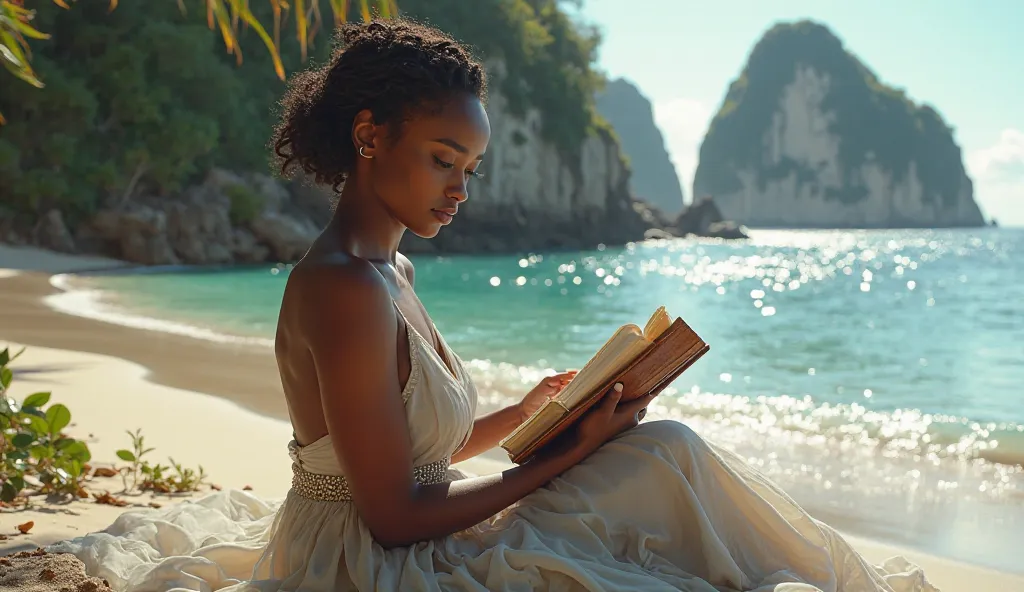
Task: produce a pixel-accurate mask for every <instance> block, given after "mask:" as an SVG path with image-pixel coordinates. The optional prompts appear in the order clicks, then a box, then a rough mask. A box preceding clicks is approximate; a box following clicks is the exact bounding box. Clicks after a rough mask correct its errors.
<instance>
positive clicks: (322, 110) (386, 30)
mask: <svg viewBox="0 0 1024 592" xmlns="http://www.w3.org/2000/svg"><path fill="white" fill-rule="evenodd" d="M335 42H336V44H337V46H338V47H337V49H335V51H334V52H333V54H332V55H331V59H330V61H329V62H328V63H327V64H325V65H324V66H322V67H320V68H316V69H312V70H308V71H306V72H302V73H300V74H297V75H296V76H295V77H293V78H292V80H291V82H290V83H289V86H288V90H287V91H286V93H285V95H284V97H283V99H282V100H281V105H282V107H283V110H282V114H281V120H280V121H279V123H278V125H277V126H276V128H275V130H274V134H273V145H274V152H275V153H276V154H277V156H278V157H279V158H280V163H281V172H282V174H284V175H285V176H288V175H289V172H290V170H291V169H292V168H293V167H295V166H299V167H301V168H302V170H303V171H305V172H306V173H307V174H309V175H312V176H313V180H314V181H316V182H317V183H328V184H330V185H331V187H332V188H333V189H334V191H335V192H338V191H340V186H341V185H342V184H343V183H344V182H345V179H347V178H348V174H349V172H350V171H351V169H352V167H353V166H354V164H355V159H356V148H355V147H354V146H353V144H352V135H351V129H352V122H353V120H354V119H355V116H356V114H358V113H359V112H360V111H362V110H363V109H369V110H370V112H371V113H372V114H373V119H374V122H375V123H377V124H387V125H388V130H389V132H391V133H392V134H399V133H400V131H401V124H402V121H403V120H405V119H406V118H408V117H410V116H412V115H414V114H415V113H416V112H420V111H422V110H428V109H436V108H439V107H441V106H442V103H443V101H444V100H445V99H447V98H448V97H451V96H453V95H455V94H458V93H468V94H471V95H473V96H476V97H477V98H479V99H480V100H481V101H485V100H486V96H487V79H486V74H485V73H484V69H483V67H482V66H481V65H480V64H479V63H477V62H476V61H474V60H473V58H472V56H471V55H470V53H469V52H468V51H467V50H466V49H465V48H464V47H462V46H461V45H460V44H459V43H458V42H457V41H456V40H455V39H453V38H452V37H450V36H449V35H447V34H445V33H443V32H441V31H439V30H437V29H435V28H432V27H429V26H426V25H423V24H420V23H416V22H414V21H410V20H406V19H387V20H380V21H373V22H370V23H345V24H342V25H340V26H339V27H338V29H337V31H336V33H335Z"/></svg>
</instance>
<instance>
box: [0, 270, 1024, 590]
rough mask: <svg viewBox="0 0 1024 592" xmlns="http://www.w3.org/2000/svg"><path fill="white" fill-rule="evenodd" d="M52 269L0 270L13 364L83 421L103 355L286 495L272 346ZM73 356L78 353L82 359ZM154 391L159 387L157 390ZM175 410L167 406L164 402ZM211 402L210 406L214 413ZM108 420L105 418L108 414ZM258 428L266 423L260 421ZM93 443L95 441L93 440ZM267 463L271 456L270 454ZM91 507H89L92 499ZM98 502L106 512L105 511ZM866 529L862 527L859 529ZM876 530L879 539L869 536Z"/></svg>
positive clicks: (503, 462)
mask: <svg viewBox="0 0 1024 592" xmlns="http://www.w3.org/2000/svg"><path fill="white" fill-rule="evenodd" d="M2 255H3V253H2V251H0V256H2ZM4 263H5V261H3V260H2V259H0V267H2V265H3V264H4ZM54 271H57V272H58V273H66V272H73V271H75V270H74V269H63V270H59V271H58V270H54V269H48V270H46V271H30V270H21V271H19V272H18V273H16V274H7V276H6V277H4V274H2V273H0V281H2V285H3V286H4V290H2V291H0V307H2V308H0V317H2V318H3V329H2V333H0V341H2V342H3V343H5V344H6V343H7V342H8V340H9V341H11V342H14V343H18V344H25V345H28V346H29V347H28V349H27V351H26V355H25V358H23V360H24V361H20V362H19V364H21V363H28V362H29V361H31V360H33V359H34V358H33V357H32V356H30V354H32V352H33V350H37V351H38V352H40V353H42V354H46V356H47V358H46V359H47V360H51V359H52V360H53V361H64V364H53V363H51V364H50V366H49V367H46V366H45V365H44V366H43V367H41V368H40V370H41V371H42V372H43V374H44V375H45V374H47V373H55V372H56V373H62V372H63V373H65V374H66V375H67V376H68V377H69V378H68V379H61V380H57V384H56V385H55V386H54V387H53V388H54V401H55V402H65V403H68V405H69V407H70V408H71V410H72V413H73V414H74V415H75V422H76V423H79V422H84V421H87V420H83V417H86V418H87V417H89V416H90V415H89V413H92V411H88V412H87V411H85V409H84V407H83V406H85V407H92V406H93V405H95V403H96V401H88V402H85V400H84V399H82V400H80V401H79V402H78V403H75V399H74V398H69V396H68V394H69V392H70V385H71V384H73V385H75V390H76V391H77V390H79V385H80V384H81V382H80V379H81V378H82V377H81V372H83V370H81V367H82V366H83V365H84V364H85V363H86V362H84V361H83V360H85V359H86V358H95V357H99V358H102V359H103V362H102V364H103V365H105V366H107V365H113V366H118V367H120V368H121V370H119V371H118V372H116V373H115V374H116V375H117V379H113V377H111V379H109V380H108V382H109V383H112V384H116V385H117V387H118V388H104V387H103V385H102V381H100V382H101V384H100V385H94V386H92V387H90V389H87V390H94V391H97V392H102V393H104V394H102V395H99V396H101V397H102V398H104V399H108V398H110V397H114V398H117V397H121V398H122V399H123V400H122V403H123V402H124V401H127V400H129V399H130V398H131V397H132V394H131V393H132V392H135V391H146V392H147V393H153V394H152V395H150V394H147V395H145V397H150V396H155V397H158V398H159V399H160V400H162V402H160V403H157V402H156V401H157V400H158V399H157V398H154V399H152V400H151V402H152V404H154V405H162V404H169V402H170V401H172V400H173V402H177V403H179V404H180V407H181V411H180V412H185V411H186V410H187V409H193V410H195V409H203V410H204V411H203V412H201V413H195V412H194V411H193V412H192V413H191V414H186V416H185V417H184V418H183V419H182V423H184V424H191V423H195V419H194V418H197V417H202V418H203V421H201V422H200V423H203V424H206V423H207V422H210V424H211V425H216V424H217V423H218V422H220V423H223V422H224V421H225V418H228V417H230V424H231V425H226V426H223V428H222V429H225V430H227V431H228V432H236V433H239V434H241V436H242V437H246V438H247V439H249V440H251V442H247V444H246V447H247V448H248V447H249V446H250V445H251V444H255V443H259V444H261V446H260V447H259V449H260V450H262V449H263V446H262V445H266V446H267V450H266V453H265V456H264V455H262V454H261V455H260V456H261V458H267V459H272V458H276V457H278V456H283V457H284V459H283V460H284V462H282V463H281V464H280V465H279V467H280V466H283V470H274V471H266V470H265V469H266V467H263V466H244V467H239V466H237V464H238V463H235V462H233V461H232V460H231V456H229V457H228V458H227V461H228V462H224V460H223V457H222V460H221V461H220V464H221V465H223V467H224V468H223V470H225V471H227V472H226V473H223V475H224V476H227V475H229V474H234V475H236V476H240V477H242V478H243V479H239V480H244V477H245V476H246V475H250V477H249V480H251V481H258V480H260V479H262V480H263V481H262V482H260V483H252V484H253V485H254V487H255V488H256V491H255V493H258V494H261V495H267V494H268V493H271V494H273V493H274V492H275V488H281V489H280V490H279V491H280V494H281V495H283V492H284V491H286V490H287V487H288V486H289V485H290V471H289V469H288V466H289V465H288V464H287V462H286V461H287V457H286V455H285V444H286V442H287V438H288V437H290V430H289V429H288V425H287V409H286V407H285V406H284V403H283V397H282V395H281V391H280V383H279V378H278V375H277V368H276V363H275V361H274V358H273V354H272V350H270V349H268V348H267V347H266V346H264V345H260V346H256V345H251V344H250V345H243V344H229V343H218V342H212V341H206V340H203V339H196V338H195V337H190V336H185V335H175V334H170V333H164V332H161V331H154V330H146V329H141V330H140V329H138V328H133V327H126V326H122V325H117V324H112V323H108V322H104V321H100V320H95V319H89V318H85V317H81V316H75V315H70V314H67V313H64V312H59V311H57V310H54V309H53V308H51V307H50V306H48V305H47V304H46V303H45V302H44V299H46V298H47V297H51V296H53V295H56V294H60V293H61V291H60V290H59V288H57V287H55V286H54V285H52V283H51V277H52V275H54V273H53V272H54ZM81 356H85V358H81ZM79 358H81V359H80V360H79ZM61 365H65V366H66V368H65V369H64V370H61V369H59V366H61ZM183 367H184V368H188V370H187V371H184V372H182V371H181V368H183ZM126 368H127V369H126ZM25 382H27V381H25ZM144 385H146V386H144ZM36 386H38V385H33V386H32V388H33V390H39V389H38V388H35V387H36ZM125 391H127V392H125ZM156 393H159V396H158V395H157V394H156ZM17 396H21V394H20V393H19V394H18V395H17ZM113 406H114V407H115V408H116V409H118V410H119V411H118V423H122V421H121V419H120V418H121V417H123V416H124V413H126V411H124V407H123V405H122V404H119V403H114V405H113ZM173 407H174V406H173V405H171V407H170V408H173ZM80 409H81V410H80ZM146 409H147V411H148V412H149V413H152V410H151V408H150V407H146ZM214 409H216V410H217V411H216V412H214V411H213V410H214ZM97 412H98V411H97ZM132 413H134V415H132ZM132 413H128V417H131V418H138V417H141V416H140V415H139V413H142V415H143V416H144V415H146V414H147V413H146V412H141V411H140V410H139V409H138V408H137V409H136V410H135V411H134V412H132ZM167 413H172V411H167ZM167 413H165V412H164V411H163V410H161V411H160V412H158V413H152V416H154V417H161V418H165V417H166V416H167ZM103 415H104V416H105V415H106V414H103ZM172 415H173V413H172ZM179 417H180V416H179ZM105 419H107V421H109V418H105ZM126 421H127V419H126ZM260 422H264V423H260ZM266 422H270V423H266ZM167 423H174V422H167ZM96 425H101V426H102V422H98V421H97V424H96ZM147 425H153V426H157V427H154V428H153V429H149V428H147V427H143V432H144V433H154V434H157V433H159V432H158V426H159V425H161V424H159V423H153V424H148V423H147ZM257 425H260V426H263V427H262V428H258V427H256V426H257ZM268 426H274V427H268ZM135 427H137V426H133V425H124V426H120V425H118V426H115V427H114V428H113V429H111V428H109V427H106V428H104V427H100V428H96V429H97V430H99V431H103V429H106V434H113V435H114V436H115V437H116V439H117V442H116V444H115V445H116V446H117V447H125V446H126V445H127V443H128V441H127V436H126V435H124V431H125V429H134V428H135ZM195 427H198V426H195ZM181 429H183V428H182V427H181V426H180V425H179V426H178V427H175V428H174V429H172V430H170V431H167V432H164V433H163V435H162V436H159V437H160V438H162V439H161V440H160V442H162V443H158V442H154V444H156V446H157V451H156V456H157V457H158V458H159V459H164V458H165V457H166V454H167V453H170V454H171V455H172V456H174V457H175V459H176V460H180V461H182V462H183V463H184V464H185V465H187V466H194V465H195V464H197V463H196V462H194V461H195V459H206V458H208V457H209V455H207V454H205V451H199V452H198V453H197V456H195V457H194V458H193V457H189V456H188V454H187V453H185V452H182V453H179V452H178V450H177V448H179V447H180V446H181V438H177V439H174V438H173V435H174V434H176V433H180V430H181ZM184 429H188V430H190V431H191V430H193V427H192V426H189V427H187V428H184ZM209 429H217V428H209ZM254 432H255V433H259V434H260V436H259V437H255V438H253V437H252V436H251V434H252V433H254ZM272 436H276V437H272ZM102 437H103V436H102V435H101V438H102ZM147 441H148V438H147ZM172 442H173V443H172ZM90 446H91V447H94V446H97V445H96V444H94V443H93V442H90ZM232 456H233V455H232ZM179 457H180V458H179ZM94 458H96V459H98V460H107V459H112V458H114V456H113V448H110V446H109V445H99V446H98V447H96V448H94ZM274 462H275V464H276V463H277V461H274ZM473 463H479V464H478V465H477V466H479V467H481V468H483V470H484V471H488V472H490V471H494V470H500V468H501V467H503V466H508V462H507V459H504V458H503V457H502V456H501V455H500V451H491V454H486V455H485V457H484V458H482V459H480V460H479V461H477V460H476V459H474V460H473V461H467V464H473ZM203 464H204V466H206V468H207V471H208V473H210V475H211V479H212V480H213V481H214V482H217V483H221V484H223V485H224V486H226V487H232V486H236V487H241V486H242V485H243V483H237V484H236V483H233V482H229V481H228V480H227V479H224V478H222V477H221V474H219V473H218V471H220V470H221V469H217V470H216V471H215V470H214V469H213V466H214V465H215V464H217V463H216V462H215V463H213V464H211V463H210V462H209V461H208V460H203ZM464 466H465V465H464ZM467 469H468V470H470V471H474V469H472V468H468V467H467ZM474 472H480V469H476V470H475V471H474ZM272 479H273V480H272ZM244 484H249V483H244ZM92 505H95V504H91V505H90V506H92ZM104 509H106V510H110V508H104ZM816 514H817V512H816ZM819 517H820V516H819ZM833 518H834V519H833ZM49 520H50V521H51V522H53V521H54V518H53V516H50V517H49ZM829 521H830V522H831V523H833V524H835V525H836V526H837V527H839V528H840V529H841V530H842V531H843V533H844V536H846V537H847V538H848V539H849V540H851V542H854V543H855V545H856V546H857V548H858V549H859V550H861V551H862V552H864V553H865V556H866V557H868V558H869V559H870V560H871V561H873V562H880V561H882V560H884V559H885V558H886V557H888V555H885V554H880V553H881V552H882V550H885V549H889V550H893V549H897V550H898V551H896V552H897V553H900V554H904V555H906V556H907V557H909V558H911V560H912V561H915V562H918V563H920V564H921V565H929V567H931V565H933V564H934V565H936V566H937V567H931V570H932V571H938V572H940V573H942V574H945V575H943V579H945V580H946V584H945V586H946V587H944V586H943V581H942V580H941V579H939V580H937V579H936V576H935V575H932V573H929V571H928V569H926V574H928V575H929V578H930V579H932V580H933V581H936V583H937V585H939V586H940V587H942V588H943V590H946V589H965V590H966V589H976V588H970V587H969V586H968V587H962V586H960V585H954V586H952V587H949V586H950V585H951V582H952V580H951V579H950V578H952V577H956V578H958V580H957V581H961V580H959V578H960V577H961V576H968V575H969V578H967V579H963V580H962V581H963V582H964V583H965V585H967V584H966V583H967V582H971V581H973V582H974V583H975V584H976V583H977V579H978V578H983V579H986V580H987V579H988V578H992V577H996V578H1008V579H1005V580H1000V581H1001V582H1002V581H1005V584H995V585H994V586H995V587H992V588H991V589H1011V588H1012V587H1019V588H1020V589H1024V573H1022V574H1016V573H1014V572H1010V571H1005V570H1001V569H999V568H994V567H990V566H985V565H980V564H976V563H967V562H963V561H960V560H957V559H954V558H948V557H946V556H939V555H933V554H931V553H930V552H928V551H919V550H917V549H916V548H912V547H911V546H909V545H908V544H907V543H906V542H903V543H900V544H893V543H892V540H894V538H893V537H885V536H884V535H885V534H886V533H885V532H884V528H883V527H884V524H882V523H880V524H879V525H876V526H878V527H879V528H870V526H871V525H861V526H862V527H861V528H850V527H851V526H855V525H849V524H846V525H844V524H843V520H842V516H834V517H829ZM108 522H109V521H108ZM103 526H105V524H100V525H98V526H97V528H102V527H103ZM863 526H868V527H869V528H863ZM851 530H855V531H858V532H859V533H860V534H865V533H870V536H868V537H865V536H860V535H850V534H847V533H849V532H850V531H851ZM876 534H877V535H883V536H881V537H875V535H876ZM64 536H67V535H66V534H65V535H64ZM873 537H874V538H873ZM5 552H7V551H6V550H5V548H4V547H2V546H0V554H3V553H5ZM886 552H888V551H886ZM890 554H892V553H890ZM1022 569H1024V566H1022ZM958 574H959V575H958ZM986 589H989V588H986Z"/></svg>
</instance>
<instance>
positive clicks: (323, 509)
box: [47, 324, 936, 592]
mask: <svg viewBox="0 0 1024 592" xmlns="http://www.w3.org/2000/svg"><path fill="white" fill-rule="evenodd" d="M407 326H408V327H409V330H408V333H409V346H410V352H411V360H412V373H411V375H410V378H409V381H408V384H407V386H406V388H405V391H404V392H403V398H404V399H405V406H406V412H407V415H408V419H409V425H410V430H411V436H412V443H413V451H412V452H413V457H414V462H415V464H416V465H417V467H419V468H418V470H417V479H419V480H420V481H421V482H431V481H437V480H442V479H457V478H459V477H460V476H462V474H461V473H460V472H459V471H458V470H457V469H456V468H450V467H448V459H450V458H451V455H452V454H453V453H454V452H455V451H456V450H458V449H459V447H460V446H461V445H462V444H463V442H464V441H465V440H466V439H467V438H468V436H469V433H470V431H471V429H472V422H473V418H474V415H475V412H476V397H477V392H476V389H475V387H474V386H473V383H472V380H471V379H470V377H469V375H468V373H467V371H466V368H465V366H464V365H463V362H462V360H461V359H459V357H458V356H457V355H456V354H455V353H454V352H452V351H451V349H450V348H449V347H448V345H447V344H443V347H444V348H445V350H444V351H445V352H447V355H446V357H447V358H448V359H449V360H451V361H452V364H453V365H454V369H455V375H453V374H452V373H451V372H450V371H449V370H448V367H447V366H446V365H445V364H444V362H443V360H442V359H441V357H440V356H439V355H438V354H437V352H436V351H435V350H434V349H433V347H432V346H431V345H430V344H429V343H428V342H427V341H426V340H425V339H424V338H423V337H422V336H420V335H419V334H418V333H416V331H415V329H414V328H412V326H411V325H408V324H407ZM290 451H291V456H292V459H293V461H294V464H293V474H294V477H293V480H292V489H291V490H290V491H289V493H288V495H287V497H286V498H285V499H284V500H283V501H277V500H273V501H271V500H264V499H261V498H259V497H257V496H255V495H253V494H251V493H249V492H245V491H239V490H231V491H227V490H225V491H221V492H215V493H211V494H207V495H206V496H205V497H201V498H199V499H196V500H194V501H191V502H184V503H181V504H176V505H174V506H169V507H167V508H163V509H159V510H142V511H130V512H126V513H125V514H123V515H121V516H120V517H119V518H118V519H117V520H116V521H115V522H114V523H113V524H112V525H111V526H110V527H109V528H107V529H106V530H104V531H102V532H98V533H92V534H89V535H86V536H83V537H79V538H77V539H73V540H70V541H65V542H61V543H58V544H55V545H52V546H51V547H49V548H48V549H47V550H49V551H53V552H62V551H63V552H71V553H74V554H75V555H77V556H78V557H79V558H80V559H81V560H82V561H83V562H85V565H86V570H87V572H88V573H89V574H90V575H95V576H98V577H102V578H106V579H107V580H108V581H109V582H110V584H111V586H112V587H113V588H114V589H115V590H131V591H133V592H142V591H160V592H163V591H168V590H194V591H208V590H221V591H230V592H256V591H261V592H262V591H284V590H287V591H301V592H335V591H343V590H363V591H371V590H381V591H391V590H395V591H403V592H405V591H421V590H436V591H440V590H459V591H463V590H499V591H513V590H514V591H520V590H557V591H575V590H588V591H595V592H596V591H606V590H610V591H619V590H623V591H625V590H629V591H642V592H643V591H670V590H686V591H692V592H698V591H699V592H705V591H707V592H725V591H739V590H743V591H757V592H767V591H769V590H771V591H774V592H798V591H799V592H811V591H823V592H832V591H846V592H859V591H871V592H875V591H892V592H933V591H934V590H936V589H935V588H934V587H933V586H931V585H930V584H929V583H928V582H927V581H926V579H925V577H924V574H923V572H922V571H921V570H920V569H919V568H918V567H916V566H914V565H912V564H910V563H908V562H906V561H905V560H903V559H902V558H899V557H897V558H893V559H890V560H889V561H887V562H886V563H885V564H884V565H879V566H872V565H869V564H868V563H867V562H866V561H865V560H864V559H863V558H862V557H861V556H860V555H859V554H857V553H856V552H855V551H854V550H853V548H851V547H850V545H849V544H848V543H847V542H846V541H845V540H843V538H842V537H841V536H840V535H839V534H838V533H836V531H834V530H833V529H832V528H830V527H829V526H827V525H825V524H823V523H821V522H818V521H816V520H815V519H813V518H812V517H811V516H809V515H808V514H807V513H806V512H805V511H804V510H803V509H801V508H800V507H799V506H798V505H797V504H796V503H795V502H794V501H793V500H791V499H790V498H789V497H788V496H787V495H786V494H785V493H784V492H782V491H781V490H780V489H779V488H778V487H776V486H775V485H774V484H773V483H771V482H770V481H768V480H767V479H766V478H765V477H764V476H762V475H761V474H759V473H758V472H757V471H756V470H754V469H753V468H752V467H750V466H748V464H747V463H745V462H744V461H743V460H742V459H741V458H739V457H737V456H735V455H733V454H731V453H730V452H728V451H725V450H723V449H720V448H717V447H715V446H714V445H713V444H710V443H708V442H706V441H705V440H703V439H702V438H701V437H700V436H698V435H697V434H695V433H694V432H693V431H691V430H690V429H689V428H687V427H686V426H685V425H684V424H682V423H679V422H676V421H649V422H646V423H643V424H641V425H640V426H638V427H636V428H634V429H632V430H629V431H628V432H626V433H624V434H622V435H620V436H619V437H617V438H616V439H614V440H612V441H610V442H608V443H607V444H606V445H605V446H603V447H602V448H601V449H600V450H598V451H597V452H595V453H594V454H593V455H591V456H590V457H589V458H587V459H586V460H585V461H584V462H583V463H582V464H580V465H578V466H576V467H574V468H572V469H570V470H569V471H567V472H565V473H563V474H562V475H561V476H560V477H558V478H556V479H554V480H552V481H551V482H550V483H549V484H548V485H547V486H545V487H543V488H541V489H539V490H537V491H535V492H534V493H532V494H530V495H528V496H527V497H525V498H523V499H522V500H521V501H520V502H519V503H516V504H514V505H513V506H511V507H509V508H507V509H506V510H504V511H502V512H500V513H499V514H498V515H496V516H493V517H492V518H491V519H489V520H487V521H485V522H483V523H481V524H479V525H477V526H474V527H472V528H470V529H468V530H465V531H462V532H459V533H456V534H453V535H451V536H447V537H444V538H440V539H435V540H431V541H425V542H421V543H417V544H414V545H411V546H408V547H404V548H397V549H391V550H386V549H384V548H382V547H381V546H379V545H378V544H377V543H376V542H374V540H373V538H372V537H371V535H370V531H369V530H367V528H366V525H365V524H363V522H362V521H361V520H360V518H359V515H358V514H357V512H356V509H355V507H354V506H353V504H351V503H350V502H348V501H344V499H343V498H344V497H345V485H344V478H343V477H342V475H341V470H340V467H339V465H338V463H337V461H336V459H335V457H334V453H333V451H332V448H331V442H330V437H329V436H327V437H324V438H323V439H321V440H318V441H317V442H314V443H313V444H310V445H308V446H305V447H301V448H300V447H298V446H297V445H296V444H295V443H294V442H292V443H291V444H290Z"/></svg>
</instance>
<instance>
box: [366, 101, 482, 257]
mask: <svg viewBox="0 0 1024 592" xmlns="http://www.w3.org/2000/svg"><path fill="white" fill-rule="evenodd" d="M378 129H379V128H378ZM356 135H357V137H358V130H357V133H356ZM490 136H491V129H490V123H489V122H488V119H487V112H486V111H485V110H484V107H483V105H482V104H481V102H480V100H479V99H478V98H476V97H474V96H471V95H468V94H467V95H459V96H457V97H455V98H453V99H452V100H450V101H448V102H447V103H446V104H444V105H443V107H442V108H441V109H439V110H436V109H435V110H428V111H426V113H424V114H416V115H415V116H414V118H412V119H410V120H407V121H405V122H404V123H403V124H402V127H401V131H400V134H399V135H398V137H397V138H395V139H393V140H392V139H391V137H390V136H389V135H387V134H383V133H375V134H374V138H373V141H372V147H370V146H367V147H365V148H364V150H363V153H364V154H365V155H366V156H372V160H370V161H369V162H366V163H364V164H366V165H369V166H367V167H365V168H366V169H369V172H370V177H371V178H370V183H371V187H372V189H373V191H374V193H375V194H376V195H377V196H378V197H379V198H380V199H381V200H382V201H383V202H384V206H385V207H386V208H387V209H388V210H389V211H390V213H391V215H392V216H393V217H394V218H395V219H397V220H398V221H399V222H401V223H402V224H403V225H404V226H405V227H406V228H408V229H409V230H411V231H412V232H413V233H414V234H416V235H417V236H421V237H423V238H432V237H434V236H436V235H437V233H438V231H439V230H440V229H441V227H442V226H444V225H446V224H448V223H450V222H451V221H452V217H453V216H455V213H456V212H457V210H458V208H459V205H460V204H461V203H462V202H464V201H465V200H466V199H467V198H468V197H469V192H468V189H467V184H468V183H469V182H470V181H471V180H472V179H474V178H475V177H478V176H480V175H481V174H482V172H481V171H480V170H479V168H480V162H481V160H482V158H483V155H484V151H485V150H486V149H487V143H488V141H490ZM357 141H358V140H357ZM357 149H358V144H357ZM356 158H357V159H359V158H360V157H359V156H357V157H356ZM364 170H365V169H364Z"/></svg>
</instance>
